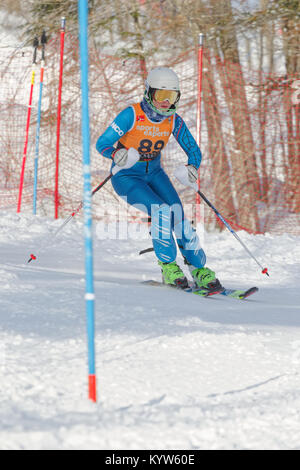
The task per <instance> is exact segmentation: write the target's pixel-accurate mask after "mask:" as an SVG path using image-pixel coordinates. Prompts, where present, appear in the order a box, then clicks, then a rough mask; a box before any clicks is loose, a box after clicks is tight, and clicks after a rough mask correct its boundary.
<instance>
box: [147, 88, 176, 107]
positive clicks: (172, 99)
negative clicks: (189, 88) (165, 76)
mask: <svg viewBox="0 0 300 470" xmlns="http://www.w3.org/2000/svg"><path fill="white" fill-rule="evenodd" d="M179 97H180V92H179V91H174V90H155V91H154V93H153V98H154V99H155V101H158V102H159V103H162V102H163V101H169V103H170V104H175V103H176V102H177V101H178V100H179Z"/></svg>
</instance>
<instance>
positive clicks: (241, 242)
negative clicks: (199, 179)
mask: <svg viewBox="0 0 300 470" xmlns="http://www.w3.org/2000/svg"><path fill="white" fill-rule="evenodd" d="M197 193H198V194H199V196H200V197H201V198H202V199H203V201H205V202H206V204H207V205H208V206H209V207H210V208H211V209H212V210H213V211H214V213H215V214H216V216H217V217H218V218H219V219H220V220H221V222H223V224H224V225H225V227H227V228H228V230H229V231H230V232H231V233H232V235H233V236H234V237H235V238H236V239H237V241H238V242H240V244H241V245H242V247H243V248H244V249H245V250H246V252H247V253H248V255H249V256H250V257H251V258H252V259H253V260H254V261H255V262H256V264H257V265H258V266H259V267H260V268H261V270H262V271H261V272H262V274H266V275H267V276H270V274H269V273H268V268H264V267H263V266H262V265H261V264H260V262H259V261H257V259H256V258H255V256H254V255H253V254H252V253H251V251H250V250H249V249H248V248H247V246H246V245H245V243H244V242H243V241H242V240H241V239H240V237H239V236H238V234H237V233H236V232H235V231H234V230H233V228H232V227H231V226H230V225H229V223H228V222H227V221H226V220H225V219H224V217H223V216H222V215H221V214H220V212H219V211H218V210H217V209H216V208H215V207H214V206H213V205H212V203H211V202H210V201H209V200H208V199H207V197H206V196H204V194H203V193H202V192H201V191H200V190H198V191H197Z"/></svg>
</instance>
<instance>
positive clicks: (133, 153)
mask: <svg viewBox="0 0 300 470" xmlns="http://www.w3.org/2000/svg"><path fill="white" fill-rule="evenodd" d="M139 159H140V154H139V152H138V151H137V150H136V149H134V148H130V149H129V150H128V161H127V163H126V164H125V165H123V166H122V167H120V166H118V165H115V166H114V167H113V168H112V170H111V172H110V173H109V175H108V176H107V177H106V178H105V179H104V180H103V181H102V182H101V183H100V184H99V185H98V186H97V187H96V188H95V189H94V190H93V191H92V196H94V195H95V194H96V193H97V192H98V191H99V189H101V188H102V187H103V186H104V185H105V184H106V183H107V182H108V181H109V180H110V179H111V178H112V177H113V176H114V175H116V174H117V173H118V172H119V171H120V170H127V169H128V168H131V167H132V166H133V165H135V164H136V163H137V162H138V161H139ZM83 205H84V202H83V201H81V203H80V204H79V206H78V208H77V209H76V210H75V211H74V212H72V214H70V215H69V217H67V218H66V220H65V221H64V222H63V223H62V225H61V226H60V227H58V229H57V230H56V232H55V233H54V235H53V237H56V236H57V234H58V233H59V232H60V231H61V230H62V229H63V228H64V227H65V226H66V225H67V224H68V223H69V222H70V220H72V219H73V217H75V215H76V214H78V212H79V211H80V210H81V209H82V207H83ZM36 259H37V258H36V256H35V255H34V254H31V255H30V258H29V260H28V263H30V262H31V261H34V260H36Z"/></svg>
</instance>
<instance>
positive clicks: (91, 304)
mask: <svg viewBox="0 0 300 470" xmlns="http://www.w3.org/2000/svg"><path fill="white" fill-rule="evenodd" d="M78 17H79V44H80V71H81V107H82V119H81V121H82V148H83V179H84V188H83V189H84V198H83V201H84V205H83V207H84V233H85V269H86V294H85V300H86V313H87V335H88V368H89V376H88V383H89V399H90V400H92V401H93V402H96V401H97V395H96V367H95V319H94V316H95V315H94V309H95V294H94V275H93V237H92V189H91V168H90V124H89V85H88V68H89V65H88V2H87V0H78Z"/></svg>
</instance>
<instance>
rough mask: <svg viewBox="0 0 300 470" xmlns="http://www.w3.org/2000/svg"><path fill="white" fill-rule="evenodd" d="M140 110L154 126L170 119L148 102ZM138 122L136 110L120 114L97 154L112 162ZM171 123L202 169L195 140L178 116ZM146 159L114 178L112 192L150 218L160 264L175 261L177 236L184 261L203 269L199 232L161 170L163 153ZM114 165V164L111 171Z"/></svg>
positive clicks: (99, 143)
mask: <svg viewBox="0 0 300 470" xmlns="http://www.w3.org/2000/svg"><path fill="white" fill-rule="evenodd" d="M140 108H141V109H142V111H143V112H144V113H145V115H146V116H147V118H148V120H149V121H150V122H151V123H154V124H155V123H159V122H162V121H163V120H164V119H170V118H165V117H164V116H161V115H159V114H157V113H155V112H154V111H153V110H152V109H151V108H150V106H149V105H148V104H147V102H146V101H145V99H144V100H143V101H142V102H141V103H140ZM139 119H141V120H142V119H143V116H142V117H141V116H136V112H135V108H134V106H129V107H128V108H126V109H124V110H123V111H121V112H120V113H119V114H118V115H117V117H116V118H115V119H114V121H113V122H112V124H111V125H110V126H109V127H108V128H107V129H106V131H105V132H104V133H103V134H102V135H101V136H100V137H99V139H98V141H97V144H96V148H97V150H98V152H99V153H100V154H102V155H103V156H104V157H107V158H111V159H112V155H113V153H114V152H115V150H116V147H114V144H115V143H116V142H118V146H117V148H122V147H124V146H123V145H122V144H120V142H119V141H120V140H121V141H122V138H124V137H125V138H126V134H127V133H129V132H130V131H131V130H132V128H133V127H134V125H135V123H136V120H139ZM172 119H173V130H172V134H173V136H174V137H175V139H176V140H177V142H178V143H179V145H180V146H181V147H182V149H183V150H184V151H185V153H186V154H187V156H188V164H190V165H194V166H195V167H196V168H199V166H200V163H201V159H202V155H201V151H200V149H199V147H198V145H197V143H196V141H195V139H194V138H193V136H192V135H191V133H190V131H189V130H188V128H187V126H186V124H185V122H184V121H183V119H182V118H181V117H180V116H179V115H178V114H175V116H173V117H172ZM162 145H163V144H162ZM157 148H158V147H157ZM137 150H139V149H138V148H137ZM139 152H140V150H139ZM140 153H141V152H140ZM147 157H149V158H143V155H141V159H140V161H138V162H137V163H136V164H135V165H133V166H132V167H131V168H129V169H125V170H120V171H119V172H118V173H117V174H116V175H114V176H113V177H112V179H111V182H112V185H113V188H114V190H115V191H116V193H117V194H118V195H119V196H120V197H122V198H124V199H126V201H127V202H128V203H129V204H131V205H134V206H135V207H137V208H140V209H141V210H143V211H144V212H146V213H148V215H149V216H151V235H152V241H153V248H154V251H155V254H156V256H157V258H158V259H159V260H160V261H162V262H165V263H170V262H172V261H174V260H175V259H176V254H177V249H176V243H175V239H174V236H173V233H174V234H175V238H176V239H177V244H178V246H179V248H180V251H181V253H182V255H183V257H184V258H185V259H186V260H187V262H188V263H189V264H191V265H193V266H195V267H196V268H201V267H203V266H204V265H205V262H206V256H205V253H204V251H203V249H202V248H201V247H200V242H199V239H198V236H197V234H196V231H195V230H194V229H193V228H192V226H191V224H190V222H189V221H188V220H187V219H186V218H185V216H184V212H183V208H182V204H181V201H180V199H179V196H178V194H177V192H176V190H175V188H174V186H173V185H172V183H171V181H170V179H169V177H168V176H167V174H166V173H165V171H164V170H163V168H162V167H161V153H160V152H156V153H154V154H151V155H149V154H147ZM114 165H115V164H114V163H113V164H112V167H113V166H114Z"/></svg>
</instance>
